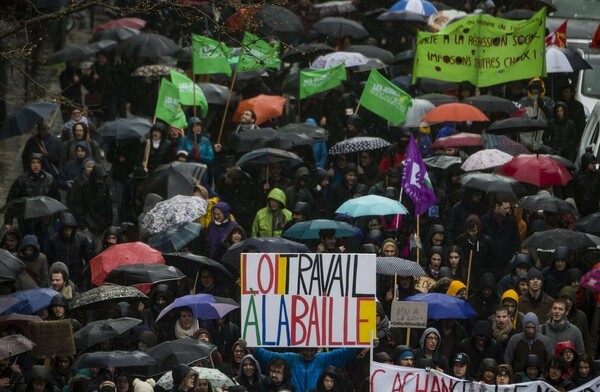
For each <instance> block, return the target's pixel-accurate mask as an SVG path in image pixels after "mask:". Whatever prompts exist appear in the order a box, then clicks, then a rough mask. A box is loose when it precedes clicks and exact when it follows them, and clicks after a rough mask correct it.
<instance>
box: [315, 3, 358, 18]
mask: <svg viewBox="0 0 600 392" xmlns="http://www.w3.org/2000/svg"><path fill="white" fill-rule="evenodd" d="M313 9H315V10H317V12H318V13H319V18H325V17H327V16H334V15H341V14H349V13H351V12H354V11H356V7H355V6H354V4H353V3H352V1H349V0H346V1H326V2H324V3H319V4H314V5H313Z"/></svg>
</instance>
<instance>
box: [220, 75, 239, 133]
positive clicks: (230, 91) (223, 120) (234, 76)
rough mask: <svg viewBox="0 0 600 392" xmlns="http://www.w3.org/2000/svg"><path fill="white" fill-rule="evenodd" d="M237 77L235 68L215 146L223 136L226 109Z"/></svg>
mask: <svg viewBox="0 0 600 392" xmlns="http://www.w3.org/2000/svg"><path fill="white" fill-rule="evenodd" d="M236 77H237V67H235V71H233V77H232V78H231V86H230V87H229V94H227V102H225V109H224V111H223V118H222V119H221V128H219V137H218V138H217V144H221V136H222V135H223V127H225V118H226V117H227V109H229V101H231V94H232V93H233V86H234V85H235V78H236Z"/></svg>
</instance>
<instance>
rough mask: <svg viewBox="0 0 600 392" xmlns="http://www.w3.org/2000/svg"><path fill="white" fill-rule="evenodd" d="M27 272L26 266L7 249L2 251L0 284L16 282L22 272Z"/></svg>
mask: <svg viewBox="0 0 600 392" xmlns="http://www.w3.org/2000/svg"><path fill="white" fill-rule="evenodd" d="M23 271H25V264H24V263H23V262H22V261H21V260H19V259H18V258H17V257H15V256H13V254H12V253H10V252H9V251H7V250H6V249H0V283H3V282H14V281H15V280H17V277H18V276H19V275H20V274H21V272H23Z"/></svg>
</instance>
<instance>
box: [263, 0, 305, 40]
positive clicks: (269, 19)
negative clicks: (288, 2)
mask: <svg viewBox="0 0 600 392" xmlns="http://www.w3.org/2000/svg"><path fill="white" fill-rule="evenodd" d="M252 22H253V23H255V24H256V25H257V26H258V27H257V31H258V32H259V33H261V34H262V35H263V36H275V37H277V38H279V39H280V40H282V41H285V42H293V41H296V40H297V38H298V36H300V35H302V33H303V32H304V26H302V21H301V20H300V18H299V17H298V15H296V14H295V13H293V12H292V11H290V10H289V9H287V8H284V7H280V6H277V5H263V6H262V7H260V9H258V11H256V12H255V13H254V15H253V17H252Z"/></svg>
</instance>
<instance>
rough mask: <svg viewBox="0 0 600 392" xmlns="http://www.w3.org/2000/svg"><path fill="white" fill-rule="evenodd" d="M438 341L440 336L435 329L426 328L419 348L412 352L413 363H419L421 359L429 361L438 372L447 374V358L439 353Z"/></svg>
mask: <svg viewBox="0 0 600 392" xmlns="http://www.w3.org/2000/svg"><path fill="white" fill-rule="evenodd" d="M440 339H441V336H440V333H439V332H438V330H437V329H435V328H432V327H430V328H427V329H426V330H425V331H424V332H423V334H422V335H421V339H420V340H419V347H418V348H417V349H415V350H414V353H415V363H419V360H421V359H423V358H426V359H430V360H431V361H433V364H434V365H435V367H436V368H437V369H438V370H440V371H442V372H444V373H448V370H449V367H448V358H446V357H445V356H444V355H442V354H440V352H439V349H440Z"/></svg>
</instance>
